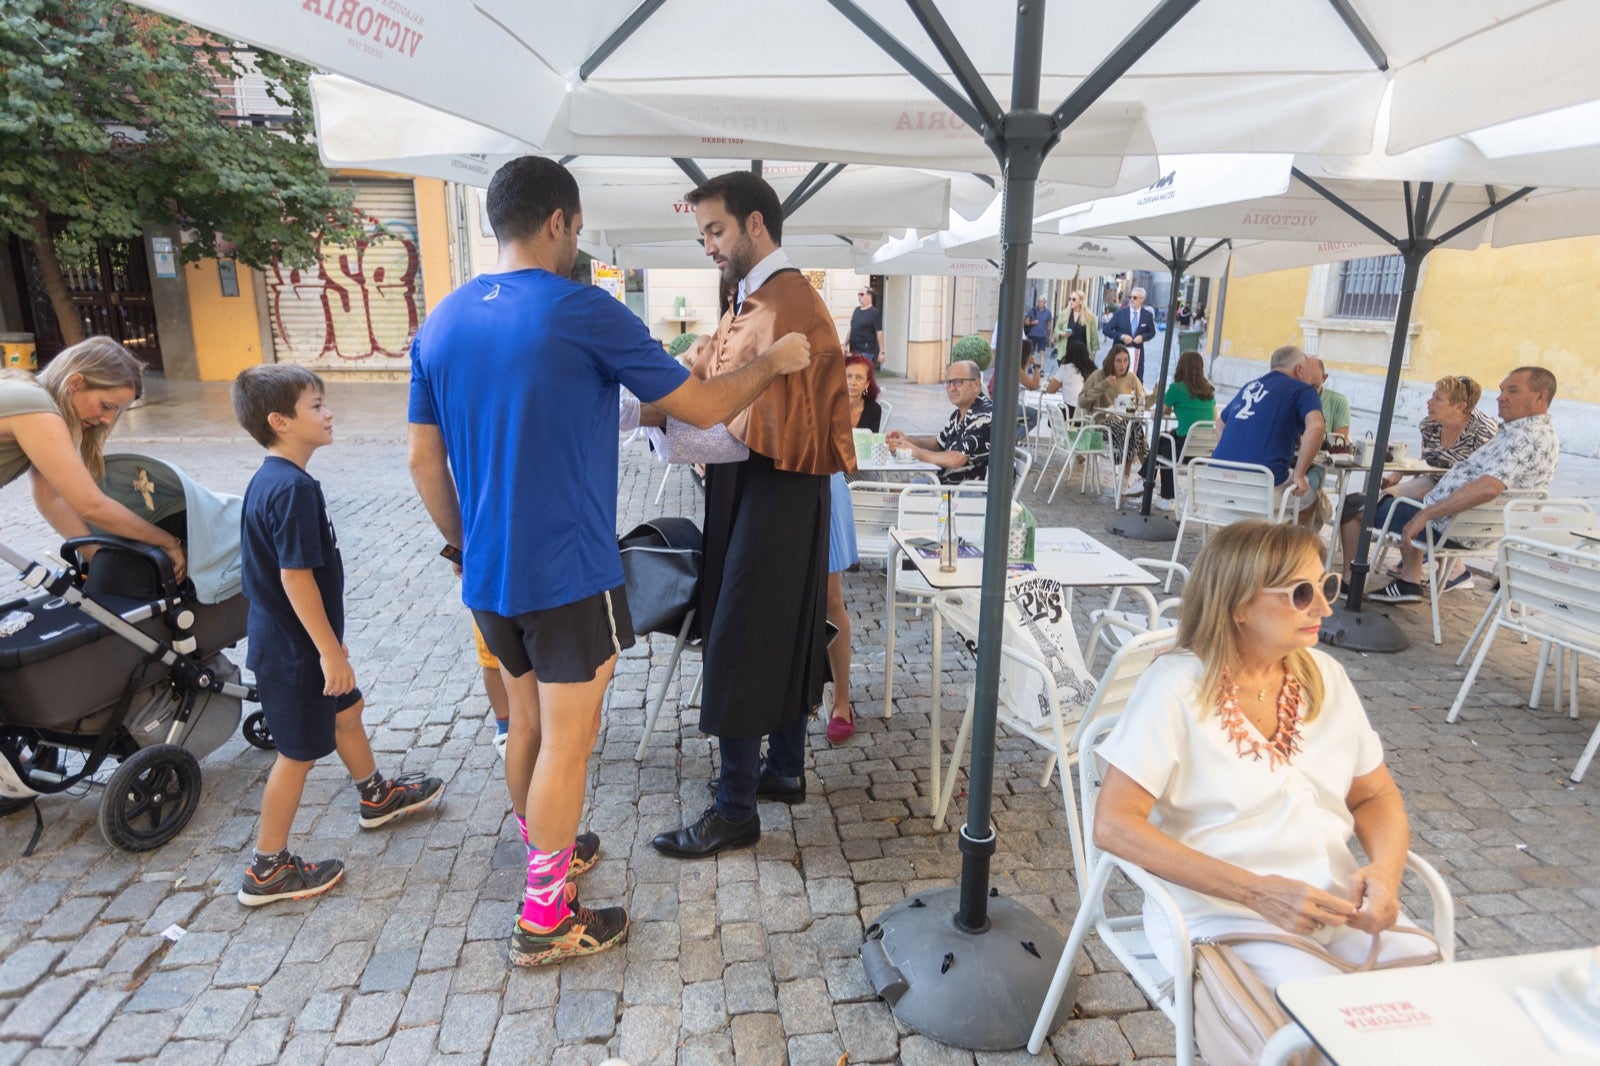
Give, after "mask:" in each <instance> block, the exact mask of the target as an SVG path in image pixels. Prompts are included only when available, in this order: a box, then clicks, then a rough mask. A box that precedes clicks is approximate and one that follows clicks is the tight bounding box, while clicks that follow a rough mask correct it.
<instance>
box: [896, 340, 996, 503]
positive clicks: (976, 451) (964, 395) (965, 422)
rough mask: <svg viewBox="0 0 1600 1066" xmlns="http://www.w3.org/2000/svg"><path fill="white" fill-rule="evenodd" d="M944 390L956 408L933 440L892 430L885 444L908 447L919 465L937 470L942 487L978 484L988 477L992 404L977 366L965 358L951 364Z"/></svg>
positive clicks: (945, 379) (992, 415)
mask: <svg viewBox="0 0 1600 1066" xmlns="http://www.w3.org/2000/svg"><path fill="white" fill-rule="evenodd" d="M944 391H945V395H946V396H948V397H950V402H951V403H953V404H955V405H956V409H955V410H954V411H952V412H951V414H950V421H948V422H946V423H945V424H944V428H943V429H941V430H940V431H939V435H938V436H937V437H913V436H909V435H907V434H905V433H902V432H900V431H899V430H898V429H894V430H890V431H889V435H888V437H887V438H885V441H886V443H887V444H888V445H889V447H890V448H893V449H900V448H910V449H911V454H912V455H914V456H915V457H916V458H918V459H920V460H921V461H922V462H924V463H932V464H933V465H935V466H937V467H939V468H940V469H939V480H940V481H941V482H943V483H944V484H946V485H954V484H956V483H957V482H961V481H982V480H984V479H985V478H987V477H988V476H989V423H990V422H991V421H992V420H993V419H994V404H993V403H991V402H990V401H989V397H987V396H985V395H984V394H983V381H982V380H981V374H980V373H979V371H978V364H977V363H974V362H972V361H971V360H968V359H961V360H957V361H956V362H954V363H951V364H950V369H949V370H946V371H945V374H944Z"/></svg>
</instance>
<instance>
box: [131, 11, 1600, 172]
mask: <svg viewBox="0 0 1600 1066" xmlns="http://www.w3.org/2000/svg"><path fill="white" fill-rule="evenodd" d="M146 6H148V7H151V8H154V9H157V10H160V11H164V12H167V13H169V14H173V15H176V16H178V17H180V18H184V19H187V20H188V21H191V22H193V23H195V24H197V25H200V26H204V27H207V28H209V29H212V30H216V31H218V32H221V33H224V34H227V35H230V36H236V37H240V38H243V39H245V40H248V41H251V42H253V43H255V44H259V45H264V46H267V47H270V48H273V49H274V50H276V51H280V52H283V53H285V54H289V55H293V56H295V57H297V58H300V59H303V60H306V61H307V62H310V63H312V64H314V65H317V66H320V67H323V68H325V69H330V70H337V71H341V72H343V73H347V74H350V75H351V76H353V77H355V78H357V79H359V80H361V81H363V82H366V83H368V84H371V85H376V86H379V87H382V88H386V89H389V90H391V91H393V92H397V93H402V94H404V95H407V96H411V97H413V98H415V99H418V100H422V101H424V102H427V103H429V104H431V105H433V106H435V107H438V108H440V109H441V110H444V111H446V112H449V113H451V114H455V115H460V116H462V117H465V118H470V119H472V120H474V121H477V122H481V123H483V124H484V125H487V126H490V127H493V128H494V129H497V130H500V131H502V132H504V133H507V134H510V135H512V136H514V137H516V138H517V139H519V140H521V141H524V142H527V143H530V144H537V145H539V146H541V147H542V148H543V149H544V150H546V151H549V152H557V153H578V154H588V153H606V154H631V155H639V154H661V155H697V154H705V153H706V151H707V150H708V148H712V147H713V146H715V145H719V144H721V145H732V146H736V147H737V151H736V152H734V153H732V154H738V155H746V156H751V157H770V158H800V159H834V160H839V161H844V162H899V161H906V160H917V161H919V162H920V163H921V164H922V165H925V166H933V167H937V168H941V169H961V170H968V169H989V168H991V167H992V165H993V159H992V155H991V152H990V149H989V148H988V146H987V145H986V144H985V142H984V140H983V139H982V138H981V137H980V136H979V135H978V134H977V133H975V132H974V129H975V128H976V127H977V126H978V125H980V124H981V116H979V115H977V114H976V113H975V112H974V109H973V108H972V107H971V105H970V103H968V101H967V99H966V98H965V97H964V96H963V95H962V94H960V93H955V92H948V91H943V90H939V89H937V88H934V87H931V86H930V84H929V82H928V80H927V79H925V78H922V77H919V76H918V74H917V73H914V72H908V67H920V68H922V69H924V70H926V71H929V72H932V74H933V75H935V76H937V77H939V78H941V79H942V80H943V81H944V83H945V86H946V88H948V87H949V86H952V85H955V84H962V85H964V86H966V85H970V84H973V83H976V82H978V81H981V82H983V83H984V84H986V85H987V86H988V87H989V88H988V91H989V92H991V93H993V94H995V95H997V96H1002V97H1003V96H1004V94H1005V93H1007V92H1008V91H1009V89H1010V80H1011V78H1012V76H1013V72H1014V70H1015V69H1016V67H1015V64H1014V60H1015V55H1014V51H1013V46H1014V43H1015V42H1014V38H1013V27H1012V26H1011V24H1010V20H1009V19H1006V18H997V17H996V15H997V14H998V13H999V11H1000V10H1003V9H997V8H995V7H993V6H992V5H988V4H949V5H946V6H947V8H948V10H944V11H939V10H936V9H934V8H933V6H932V4H926V3H922V4H905V3H902V2H900V0H831V2H828V3H823V2H816V0H813V2H796V3H789V4H773V5H764V6H763V8H762V9H761V11H760V14H759V17H750V16H749V14H748V13H747V14H746V15H745V16H744V17H739V16H737V15H731V14H730V11H729V8H728V6H727V5H726V3H724V2H721V0H676V2H674V3H673V4H671V5H666V4H664V2H663V0H645V2H643V3H641V2H640V0H590V2H589V3H586V4H583V5H581V6H579V7H577V8H571V9H563V10H562V11H561V12H560V17H558V18H552V17H551V12H550V11H549V10H548V9H547V8H546V7H545V6H543V5H537V4H528V3H526V2H524V0H407V2H406V4H405V5H390V4H382V3H378V2H376V0H149V2H147V4H146ZM1188 6H1191V5H1184V7H1185V8H1187V7H1188ZM1192 6H1193V10H1192V11H1190V12H1189V13H1188V14H1187V15H1185V16H1184V17H1183V22H1182V26H1181V34H1176V35H1173V36H1172V37H1169V38H1167V39H1165V40H1161V41H1159V42H1158V43H1156V44H1155V45H1154V46H1153V47H1150V48H1148V50H1147V51H1146V52H1145V53H1144V54H1143V56H1142V58H1140V59H1139V61H1138V62H1137V63H1136V64H1134V66H1133V67H1132V69H1131V70H1129V71H1128V73H1127V75H1126V76H1124V77H1122V78H1121V79H1119V80H1117V81H1116V82H1115V84H1108V85H1104V86H1099V85H1096V86H1094V88H1096V89H1099V90H1103V91H1099V92H1096V93H1095V95H1096V96H1097V97H1098V99H1097V100H1096V102H1095V103H1094V105H1093V106H1092V107H1090V108H1089V109H1088V111H1087V112H1085V113H1084V114H1083V115H1082V116H1081V117H1079V118H1077V119H1076V121H1074V122H1073V124H1072V127H1071V129H1069V130H1068V131H1067V133H1066V135H1065V136H1064V137H1063V139H1062V142H1061V147H1062V148H1063V149H1064V150H1063V151H1061V152H1058V153H1056V154H1055V155H1054V157H1053V158H1052V159H1051V160H1050V161H1049V162H1048V163H1047V166H1046V176H1048V177H1059V178H1062V179H1063V180H1069V181H1077V182H1087V183H1092V184H1095V183H1097V184H1101V185H1109V184H1111V183H1112V181H1113V180H1114V179H1115V177H1116V175H1117V173H1118V170H1119V168H1120V162H1121V159H1122V158H1123V157H1124V156H1128V155H1144V154H1147V152H1146V151H1144V150H1143V149H1146V148H1148V147H1149V146H1150V144H1151V143H1152V142H1153V144H1154V145H1156V146H1159V147H1160V148H1161V149H1162V150H1163V151H1168V152H1172V151H1215V150H1218V149H1219V148H1221V149H1224V150H1240V151H1285V150H1288V151H1311V152H1335V153H1341V154H1345V153H1355V152H1364V151H1366V150H1367V149H1368V148H1369V147H1370V145H1371V134H1372V116H1373V114H1374V113H1375V111H1376V109H1377V106H1378V102H1379V99H1380V97H1381V96H1382V94H1383V92H1384V89H1385V87H1386V86H1387V85H1388V84H1389V83H1390V82H1392V83H1393V85H1394V99H1395V104H1394V115H1395V117H1394V121H1393V124H1392V125H1391V128H1390V133H1389V138H1388V140H1389V144H1388V146H1387V147H1389V148H1390V149H1392V150H1404V149H1409V148H1413V147H1416V146H1417V145H1420V144H1425V143H1428V142H1430V141H1433V140H1436V139H1438V138H1440V137H1443V136H1448V135H1452V134H1457V133H1461V132H1463V131H1467V130H1472V129H1477V128H1480V127H1483V126H1485V125H1489V124H1492V123H1496V122H1502V121H1507V120H1510V119H1514V118H1518V117H1520V116H1523V115H1529V114H1536V113H1539V112H1543V111H1548V110H1552V109H1554V108H1559V107H1564V106H1569V105H1573V104H1578V103H1584V102H1587V101H1589V100H1592V99H1594V98H1596V97H1597V96H1600V91H1597V88H1596V78H1597V77H1600V73H1597V71H1596V69H1595V64H1594V63H1593V62H1592V55H1591V52H1592V48H1591V45H1590V42H1592V41H1593V40H1594V39H1595V38H1596V36H1597V35H1600V10H1597V8H1596V5H1594V4H1592V3H1589V2H1587V0H1459V2H1457V3H1452V4H1448V5H1442V4H1395V3H1388V4H1385V3H1378V2H1375V0H1339V2H1336V3H1330V2H1328V0H1204V2H1201V3H1198V4H1194V5H1192ZM1171 7H1172V5H1171V4H1170V3H1169V2H1168V0H1129V2H1128V3H1125V4H1122V5H1119V6H1118V7H1117V8H1116V16H1118V17H1111V18H1108V17H1107V11H1106V9H1105V7H1104V6H1103V5H1101V4H1098V3H1093V2H1091V0H1061V2H1058V3H1056V4H1053V5H1052V6H1051V9H1050V14H1049V17H1048V19H1047V20H1045V22H1044V23H1043V25H1042V32H1043V39H1042V46H1043V47H1042V67H1041V69H1040V71H1039V87H1040V90H1041V91H1042V93H1043V96H1044V98H1045V99H1048V100H1061V99H1065V98H1066V97H1068V96H1069V95H1070V94H1072V93H1073V92H1074V91H1075V90H1077V89H1079V88H1080V87H1081V86H1083V85H1084V84H1085V82H1086V80H1088V79H1089V75H1090V74H1091V69H1090V67H1089V65H1088V64H1089V60H1088V59H1086V58H1085V57H1091V56H1096V55H1101V56H1103V55H1109V54H1111V53H1112V51H1113V49H1115V48H1116V47H1117V45H1118V43H1119V42H1121V41H1122V40H1123V39H1124V38H1125V37H1126V36H1128V35H1129V33H1130V31H1134V30H1136V29H1137V28H1138V27H1140V26H1141V24H1142V23H1143V22H1144V21H1145V20H1146V18H1147V17H1148V16H1152V15H1156V16H1157V17H1158V18H1159V17H1162V16H1161V13H1162V12H1163V11H1164V10H1170V9H1171ZM946 37H947V38H948V39H951V40H954V41H958V42H960V44H961V46H962V49H963V50H964V52H965V55H966V57H967V59H968V61H963V62H954V63H953V62H951V61H949V59H948V58H947V54H946V52H945V50H943V49H942V46H941V43H940V39H941V38H946ZM875 38H878V39H884V40H890V39H892V40H893V41H894V42H896V45H895V47H894V49H893V50H890V49H886V48H885V47H881V46H880V43H879V40H878V39H875ZM708 42H709V47H708ZM1069 45H1070V46H1069ZM1508 56H1512V57H1515V56H1537V57H1538V67H1539V76H1538V77H1530V76H1528V71H1527V68H1526V65H1525V64H1522V63H1518V62H1514V61H1513V62H1508V61H1507V59H1506V57H1508ZM975 119H976V120H977V121H974V120H975Z"/></svg>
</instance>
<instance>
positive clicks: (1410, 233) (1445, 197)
mask: <svg viewBox="0 0 1600 1066" xmlns="http://www.w3.org/2000/svg"><path fill="white" fill-rule="evenodd" d="M1522 143H1525V144H1532V143H1536V142H1533V141H1531V140H1524V141H1523V142H1522ZM1590 151H1592V150H1590V149H1564V150H1558V151H1551V152H1545V153H1538V155H1539V156H1540V157H1541V158H1542V159H1543V160H1544V161H1546V162H1548V163H1550V164H1551V165H1552V170H1553V171H1554V172H1555V173H1558V174H1561V175H1562V176H1565V177H1569V178H1578V179H1579V180H1582V181H1584V182H1586V183H1587V184H1590V185H1600V171H1582V170H1580V169H1579V168H1578V167H1577V166H1576V165H1575V161H1576V160H1579V159H1581V158H1582V157H1584V156H1585V155H1587V154H1588V153H1589V152H1590ZM1536 169H1537V168H1536V164H1535V163H1534V162H1533V161H1532V160H1531V158H1530V157H1525V156H1508V157H1501V158H1497V159H1491V158H1489V157H1486V156H1484V155H1483V154H1482V151H1481V150H1480V148H1479V147H1478V146H1477V145H1476V144H1475V143H1474V142H1473V141H1471V140H1470V139H1468V138H1452V139H1449V140H1447V141H1444V142H1441V143H1439V144H1434V145H1429V146H1427V147H1425V148H1421V149H1418V150H1416V151H1414V152H1409V153H1406V154H1405V155H1402V156H1392V157H1389V156H1383V155H1381V154H1377V153H1373V154H1369V155H1367V156H1362V157H1351V158H1344V159H1338V158H1328V157H1322V158H1319V159H1303V160H1301V161H1300V162H1299V165H1297V166H1295V167H1294V168H1292V169H1291V171H1290V172H1289V174H1288V175H1287V178H1286V180H1285V181H1284V183H1283V184H1284V187H1283V188H1282V189H1281V191H1277V192H1267V193H1266V194H1264V195H1260V196H1257V197H1254V198H1251V199H1245V200H1237V201H1232V202H1226V203H1216V204H1212V205H1209V206H1207V205H1204V204H1178V205H1175V208H1174V209H1172V210H1168V205H1167V204H1164V203H1155V204H1140V203H1137V202H1136V201H1137V196H1136V195H1123V196H1118V197H1109V198H1106V199H1103V200H1099V201H1096V202H1094V203H1093V204H1090V205H1086V206H1080V207H1078V208H1075V209H1072V210H1070V211H1068V212H1064V213H1063V217H1062V219H1061V221H1060V225H1061V226H1062V228H1063V229H1069V230H1071V231H1072V232H1076V233H1080V234H1093V233H1112V232H1121V231H1122V230H1124V229H1126V228H1127V227H1129V226H1137V227H1138V229H1139V230H1140V231H1141V232H1145V233H1160V234H1164V235H1169V236H1181V235H1184V234H1190V233H1226V234H1229V235H1230V236H1231V237H1233V238H1234V251H1233V256H1234V262H1235V265H1236V268H1239V269H1241V270H1242V272H1244V273H1258V272H1261V271H1264V270H1271V269H1280V268H1282V267H1285V266H1301V265H1308V264H1311V263H1327V262H1335V261H1339V260H1343V259H1352V258H1360V257H1364V256H1370V255H1391V254H1396V253H1398V254H1399V255H1400V256H1401V257H1402V259H1403V261H1404V263H1405V271H1404V274H1403V276H1402V278H1401V284H1400V299H1399V303H1398V306H1397V308H1396V312H1395V328H1394V334H1393V339H1392V342H1391V348H1390V358H1389V365H1388V373H1387V376H1386V378H1385V382H1384V393H1383V402H1382V406H1381V409H1380V412H1379V417H1378V436H1377V441H1376V443H1375V447H1374V449H1373V454H1374V458H1373V468H1372V470H1371V472H1370V475H1369V477H1368V479H1367V485H1368V496H1367V505H1366V512H1365V514H1364V515H1363V522H1362V531H1361V539H1360V541H1359V544H1358V547H1357V550H1356V558H1355V559H1354V560H1352V561H1351V564H1350V566H1351V572H1352V581H1351V586H1350V595H1349V598H1348V599H1347V601H1346V603H1345V605H1344V607H1343V608H1342V609H1340V610H1338V611H1337V612H1336V613H1335V614H1334V616H1333V617H1332V618H1330V619H1329V620H1328V621H1327V622H1325V623H1324V625H1323V630H1322V634H1323V639H1324V640H1326V641H1328V642H1329V643H1330V644H1337V645H1341V646H1345V647H1351V648H1355V649H1357V650H1361V651H1399V650H1401V649H1403V648H1405V647H1407V646H1408V644H1409V641H1408V639H1407V638H1406V636H1405V634H1404V633H1403V632H1402V631H1401V630H1400V628H1399V627H1398V626H1396V625H1394V624H1393V623H1392V622H1391V621H1390V620H1389V619H1388V618H1387V616H1384V615H1379V614H1374V613H1372V612H1366V613H1363V611H1362V598H1363V595H1364V592H1365V586H1366V575H1367V570H1368V566H1367V563H1366V557H1367V547H1368V543H1369V537H1370V532H1369V527H1370V526H1371V525H1372V523H1373V519H1374V515H1375V508H1376V504H1377V495H1378V494H1377V492H1376V486H1377V485H1378V484H1379V482H1380V474H1381V470H1382V464H1383V455H1384V453H1385V450H1386V448H1387V446H1388V437H1389V428H1390V423H1391V422H1392V420H1393V416H1394V403H1395V397H1396V395H1397V393H1398V390H1399V384H1400V372H1401V368H1402V361H1403V358H1404V352H1405V343H1406V331H1407V326H1408V325H1409V323H1410V319H1411V305H1412V301H1413V298H1414V297H1415V293H1416V284H1417V277H1418V274H1419V273H1420V271H1421V268H1422V262H1423V260H1424V259H1425V258H1426V257H1427V255H1428V254H1429V253H1430V252H1432V251H1433V249H1434V248H1440V247H1446V248H1464V249H1471V248H1476V247H1478V246H1479V245H1481V244H1483V243H1486V242H1490V243H1493V244H1494V245H1496V246H1500V247H1504V246H1508V245H1514V244H1524V243H1529V242H1533V241H1540V240H1550V239H1555V238H1559V237H1573V236H1580V235H1584V234H1594V233H1600V190H1597V189H1595V188H1544V187H1540V188H1535V187H1533V186H1528V185H1524V186H1521V187H1517V186H1515V185H1507V184H1500V183H1496V182H1495V180H1494V179H1495V178H1496V177H1497V175H1500V174H1505V175H1508V176H1511V177H1513V178H1516V179H1527V178H1531V177H1534V176H1535V172H1536ZM1330 173H1331V174H1337V175H1342V176H1339V177H1330V176H1329V174H1330ZM1406 175H1419V176H1420V177H1417V178H1406ZM1453 175H1460V176H1461V177H1460V179H1459V181H1457V180H1455V179H1454V178H1453V177H1452V176H1453Z"/></svg>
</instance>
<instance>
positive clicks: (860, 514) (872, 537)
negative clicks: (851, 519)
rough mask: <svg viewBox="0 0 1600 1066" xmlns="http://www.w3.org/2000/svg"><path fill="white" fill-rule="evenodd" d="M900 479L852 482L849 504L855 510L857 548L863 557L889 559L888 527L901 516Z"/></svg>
mask: <svg viewBox="0 0 1600 1066" xmlns="http://www.w3.org/2000/svg"><path fill="white" fill-rule="evenodd" d="M905 488H906V486H905V482H903V481H893V482H891V481H852V482H850V507H851V509H852V510H854V511H855V521H856V551H857V554H859V555H860V556H861V558H863V559H884V560H886V559H888V558H889V530H890V528H891V527H892V526H894V524H895V523H896V522H897V521H898V520H899V517H900V494H901V493H902V492H904V491H905Z"/></svg>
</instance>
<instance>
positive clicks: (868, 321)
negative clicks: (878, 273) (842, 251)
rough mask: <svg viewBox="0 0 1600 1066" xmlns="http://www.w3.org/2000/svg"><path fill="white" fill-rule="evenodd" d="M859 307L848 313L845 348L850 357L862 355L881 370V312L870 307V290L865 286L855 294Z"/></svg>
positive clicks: (883, 353) (882, 355)
mask: <svg viewBox="0 0 1600 1066" xmlns="http://www.w3.org/2000/svg"><path fill="white" fill-rule="evenodd" d="M856 299H857V300H858V301H859V302H860V304H861V306H860V307H857V308H856V309H855V310H854V311H852V312H850V333H849V335H848V336H847V337H846V339H845V348H846V349H847V351H848V354H850V355H863V356H866V357H867V358H868V359H871V360H872V362H873V365H874V366H876V367H877V368H878V369H879V370H882V369H883V358H884V355H885V352H884V350H883V312H881V311H879V310H878V309H877V308H876V307H874V306H872V289H871V288H869V287H868V286H866V285H863V286H861V291H859V292H857V293H856Z"/></svg>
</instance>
